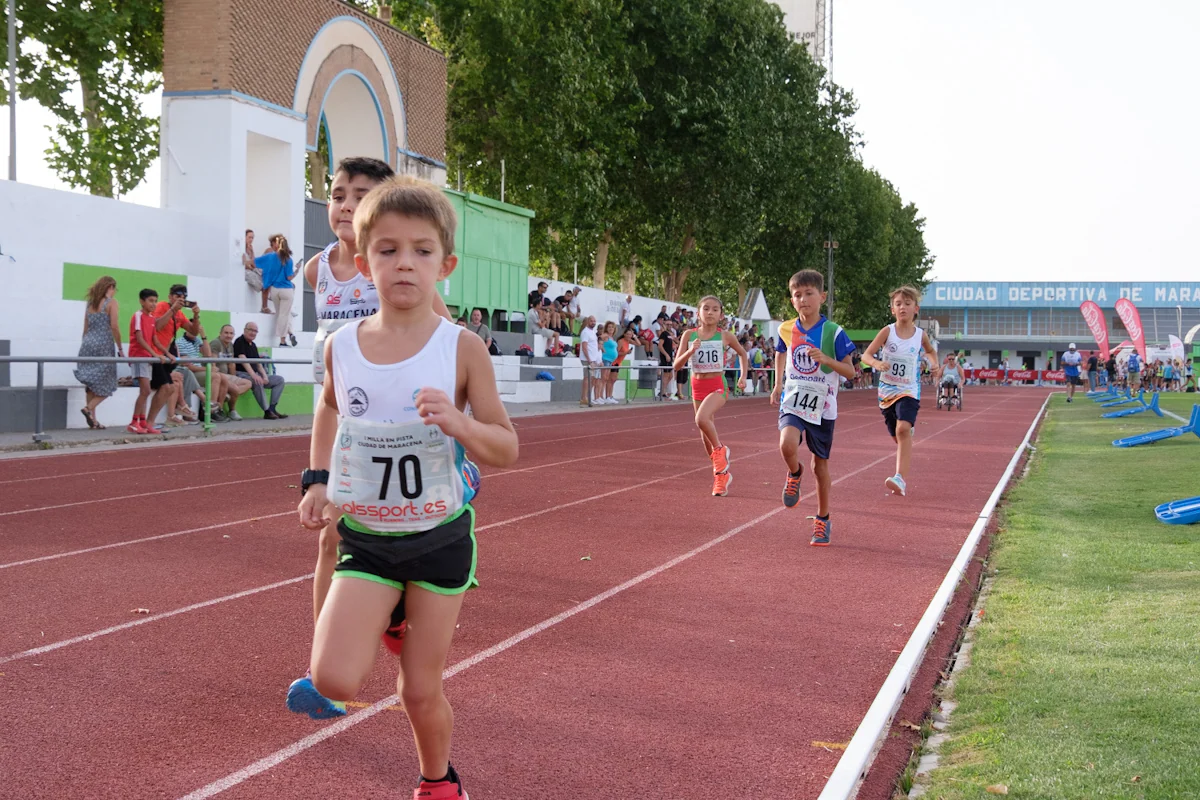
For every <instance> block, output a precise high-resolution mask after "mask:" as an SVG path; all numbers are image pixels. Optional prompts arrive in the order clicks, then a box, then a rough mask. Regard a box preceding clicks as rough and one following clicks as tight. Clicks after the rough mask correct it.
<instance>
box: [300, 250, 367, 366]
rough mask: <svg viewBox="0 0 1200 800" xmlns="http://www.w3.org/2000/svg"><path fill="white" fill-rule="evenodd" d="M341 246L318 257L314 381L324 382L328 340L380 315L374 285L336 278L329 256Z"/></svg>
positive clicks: (359, 276) (357, 275)
mask: <svg viewBox="0 0 1200 800" xmlns="http://www.w3.org/2000/svg"><path fill="white" fill-rule="evenodd" d="M337 246H338V242H333V243H332V244H330V245H329V246H327V247H326V248H325V249H324V250H322V251H321V254H320V255H319V256H317V285H316V287H315V288H314V291H313V304H314V306H315V307H316V312H317V336H316V338H315V339H314V340H313V380H314V382H315V383H324V381H325V339H326V337H328V336H329V334H330V332H332V331H335V330H337V329H338V328H340V327H342V326H343V325H345V324H346V323H347V322H351V321H353V320H356V319H362V318H364V317H369V316H371V315H372V314H375V313H377V312H378V311H379V294H378V293H377V292H376V291H375V284H373V283H371V281H369V280H368V279H367V278H364V277H363V276H362V274H361V273H359V272H355V273H354V277H352V278H351V279H350V280H348V281H339V280H338V279H337V278H335V277H333V269H332V268H330V266H329V254H330V253H332V252H333V248H335V247H337Z"/></svg>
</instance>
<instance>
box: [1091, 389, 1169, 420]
mask: <svg viewBox="0 0 1200 800" xmlns="http://www.w3.org/2000/svg"><path fill="white" fill-rule="evenodd" d="M1143 395H1145V392H1138V397H1137V402H1138V403H1139V404H1140V405H1138V407H1137V408H1122V409H1121V410H1119V411H1110V412H1108V413H1107V414H1101V415H1100V416H1101V417H1103V418H1105V419H1112V418H1114V417H1132V416H1133V415H1134V414H1141V413H1142V412H1143V411H1153V412H1154V413H1155V414H1157V415H1158V416H1160V417H1161V416H1162V415H1163V412H1162V410H1161V409H1160V408H1159V407H1158V392H1154V394H1153V395H1152V396H1151V398H1150V402H1149V403H1147V402H1146V401H1145V399H1144V398H1143Z"/></svg>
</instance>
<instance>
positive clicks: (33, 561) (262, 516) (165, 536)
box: [0, 508, 296, 569]
mask: <svg viewBox="0 0 1200 800" xmlns="http://www.w3.org/2000/svg"><path fill="white" fill-rule="evenodd" d="M295 513H296V509H294V508H293V509H289V510H287V511H280V512H279V513H277V514H259V515H258V516H257V517H246V518H245V519H235V520H232V521H231V522H218V523H216V524H215V525H205V526H204V527H202V528H188V529H187V530H184V531H172V532H170V533H160V534H158V535H157V536H146V537H144V538H141V539H129V540H127V541H124V542H113V543H112V544H101V545H96V546H95V547H85V548H83V549H82V550H69V551H67V552H65V553H54V554H53V555H48V556H38V557H37V558H27V559H25V560H24V561H10V562H8V563H7V564H0V569H9V568H10V567H23V566H25V565H26V564H37V563H38V562H40V561H54V560H55V559H59V558H67V557H69V556H81V555H83V554H84V553H95V552H97V551H98V550H111V549H112V548H114V547H127V546H129V545H131V544H142V543H143V542H155V541H158V540H159V539H171V538H173V537H175V536H183V535H185V534H188V533H204V532H205V531H215V530H218V529H220V528H231V527H233V526H234V525H241V524H242V523H245V522H257V521H258V520H260V519H275V518H276V517H286V516H290V515H292V514H295Z"/></svg>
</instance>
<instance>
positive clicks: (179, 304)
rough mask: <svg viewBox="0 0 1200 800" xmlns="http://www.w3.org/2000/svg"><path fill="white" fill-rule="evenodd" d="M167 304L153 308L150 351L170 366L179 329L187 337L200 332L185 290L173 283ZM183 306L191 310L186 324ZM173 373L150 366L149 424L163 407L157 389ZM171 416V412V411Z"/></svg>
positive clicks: (195, 310)
mask: <svg viewBox="0 0 1200 800" xmlns="http://www.w3.org/2000/svg"><path fill="white" fill-rule="evenodd" d="M168 297H169V300H170V301H169V302H161V303H159V304H158V305H157V306H155V307H154V342H153V345H154V350H155V351H156V354H163V355H166V356H167V357H168V358H169V359H170V360H171V361H172V362H173V361H174V360H175V358H176V357H177V356H178V355H179V351H177V350H176V349H175V337H176V336H178V335H179V331H180V329H183V330H186V331H187V332H188V333H190V334H192V335H193V336H196V335H197V334H199V332H200V307H199V306H197V305H196V304H195V303H193V302H191V301H190V300H188V299H187V287H186V286H184V285H183V284H181V283H177V284H175V285H174V286H172V287H171V292H170V294H169V295H168ZM184 306H187V307H188V308H190V309H191V310H192V318H191V320H190V321H189V320H188V318H187V317H185V316H184V315H183V311H181V310H180V309H182V308H183V307H184ZM173 371H174V365H173V364H171V365H168V364H166V363H159V364H152V365H151V370H150V372H151V375H150V388H151V389H154V390H156V392H155V395H154V399H153V400H152V401H150V415H149V419H150V424H153V423H154V420H155V419H156V418H157V417H158V412H159V411H161V410H162V407H163V404H164V403H165V402H166V397H164V393H163V392H158V391H157V389H158V388H159V387H162V386H166V385H167V384H169V383H171V373H172V372H173ZM171 411H172V413H174V408H172V409H171Z"/></svg>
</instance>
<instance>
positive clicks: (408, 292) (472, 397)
mask: <svg viewBox="0 0 1200 800" xmlns="http://www.w3.org/2000/svg"><path fill="white" fill-rule="evenodd" d="M456 225H457V220H456V217H455V213H454V208H453V206H451V205H450V202H449V200H447V199H446V197H445V195H443V194H442V192H441V191H440V190H439V189H437V188H436V187H435V186H433V185H432V184H429V183H426V182H424V181H419V180H417V179H415V178H408V177H404V178H400V179H398V180H394V181H390V182H388V183H386V184H384V185H382V186H379V187H378V188H377V189H375V190H374V191H372V192H371V193H370V194H369V195H368V196H367V197H366V198H365V199H364V200H363V203H362V205H361V206H360V208H359V210H358V212H357V214H356V216H355V220H354V229H355V233H356V238H355V241H356V244H357V247H358V255H357V257H356V258H355V264H356V266H357V268H358V271H359V272H360V273H361V274H363V275H369V276H370V277H371V279H372V282H373V283H374V285H375V287H376V289H377V292H378V296H379V312H378V313H377V314H374V315H372V316H369V317H366V318H363V319H359V320H354V321H353V322H351V323H350V324H348V325H345V326H343V327H342V328H340V329H339V330H338V331H336V332H335V333H334V334H333V335H331V336H330V337H329V338H328V339H327V341H326V344H325V366H326V371H325V382H324V398H323V399H324V403H323V404H321V405H320V406H319V407H318V409H317V412H316V415H315V416H314V418H313V432H312V445H311V450H310V454H309V465H310V468H309V469H308V470H305V472H304V474H303V475H302V477H301V486H302V489H303V490H304V492H305V494H304V499H303V500H302V501H301V503H300V508H299V511H300V522H301V524H303V525H304V527H306V528H309V529H310V530H322V529H324V528H325V526H326V525H328V524H329V522H330V516H329V510H330V508H329V507H330V505H331V504H332V505H333V506H334V507H335V508H336V510H337V512H339V513H341V514H342V515H343V516H342V518H341V520H340V522H339V523H338V534H339V536H340V537H341V542H340V544H339V546H338V552H339V555H338V560H337V565H336V567H335V570H336V572H335V573H334V580H333V585H332V587H331V588H330V590H329V596H328V598H327V599H326V602H325V604H324V607H323V608H322V609H321V614H320V616H319V617H318V619H317V629H316V635H315V637H314V641H313V649H312V660H311V675H312V682H313V685H314V687H315V689H316V691H317V692H319V693H320V695H321V696H323V697H326V698H329V699H331V700H334V701H340V702H343V703H344V702H346V701H348V700H352V699H353V698H354V697H355V696H356V695H357V694H358V691H359V689H360V688H361V687H362V685H363V683H365V682H366V680H367V678H368V677H369V676H370V674H371V670H372V668H373V666H374V663H375V656H376V654H377V652H378V649H379V637H380V636H381V635H382V634H383V633H384V631H385V629H386V628H387V627H388V625H389V620H390V616H391V613H392V610H393V609H394V608H395V607H396V605H397V603H398V602H399V601H400V598H401V596H403V597H404V598H405V602H404V606H405V613H406V614H407V618H408V623H409V624H408V630H407V632H406V634H405V638H404V648H403V650H402V651H401V653H400V658H399V663H400V671H399V676H398V678H397V681H396V691H397V694H398V695H399V696H400V699H401V702H402V703H403V707H404V710H405V713H406V714H407V716H408V719H409V722H410V724H411V725H412V729H413V737H414V739H415V741H416V749H417V756H418V758H419V760H420V770H421V773H420V778H419V781H418V786H417V788H416V789H415V790H414V792H413V797H414V798H421V800H451V798H454V800H466V792H465V791H463V788H462V783H461V781H460V780H459V778H458V775H457V773H456V772H455V770H454V767H453V766H451V764H450V739H451V733H452V728H453V720H454V715H453V712H452V710H451V708H450V704H449V703H448V702H447V700H446V697H445V695H444V694H443V693H442V671H443V669H444V668H445V663H446V655H447V652H448V651H449V648H450V643H451V639H452V638H453V636H454V630H455V625H456V622H457V620H458V614H459V610H460V609H461V607H462V601H463V596H464V593H465V592H466V591H467V590H468V589H470V588H472V587H473V586H475V585H477V581H476V580H475V566H476V557H477V553H476V543H475V511H474V509H473V508H472V506H471V504H470V501H471V499H472V498H473V497H474V496H475V493H476V492H477V491H478V488H479V473H478V472H477V471H475V470H474V469H473V467H472V465H471V463H470V462H469V461H467V458H466V453H467V452H468V451H469V452H470V453H471V455H472V457H473V458H475V459H476V460H478V461H479V462H480V463H483V464H486V465H489V466H495V467H504V466H508V465H509V464H512V463H513V462H514V461H515V460H516V458H517V435H516V433H515V431H514V430H513V426H512V423H511V422H510V421H509V419H508V414H507V413H506V412H505V410H504V406H503V404H502V403H501V402H500V396H499V394H498V392H497V390H496V378H495V373H494V372H493V369H492V361H491V358H490V356H489V355H488V352H487V349H486V347H485V346H484V344H483V341H482V340H481V339H480V338H479V337H478V336H475V335H473V334H471V333H469V332H468V331H465V330H463V329H462V328H460V327H459V326H457V325H455V324H453V323H452V322H449V321H448V320H445V319H443V318H442V317H440V316H439V315H438V314H437V313H436V312H435V311H434V309H433V297H434V296H435V295H436V291H437V290H436V284H437V283H438V282H439V281H441V280H444V279H445V278H446V277H447V276H448V275H449V274H450V273H451V272H453V270H454V267H455V266H456V264H457V259H456V258H455V256H454V255H453V247H454V231H455V227H456ZM468 404H470V407H471V411H472V416H467V414H465V413H464V409H465V408H466V407H467V405H468Z"/></svg>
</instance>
